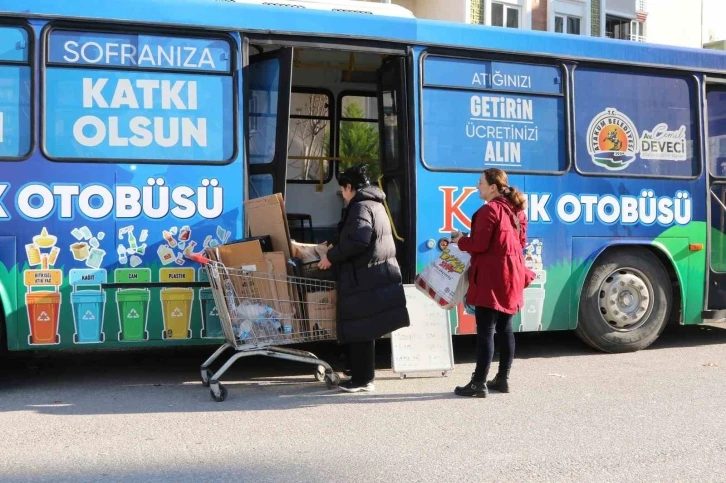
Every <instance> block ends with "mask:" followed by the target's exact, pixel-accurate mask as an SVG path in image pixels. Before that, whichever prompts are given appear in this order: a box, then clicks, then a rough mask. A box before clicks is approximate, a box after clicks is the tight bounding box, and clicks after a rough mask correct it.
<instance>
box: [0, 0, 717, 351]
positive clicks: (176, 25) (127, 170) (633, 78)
mask: <svg viewBox="0 0 726 483" xmlns="http://www.w3.org/2000/svg"><path fill="white" fill-rule="evenodd" d="M257 3H265V2H257ZM274 3H275V5H258V4H250V3H249V2H235V1H211V0H184V1H180V0H173V1H171V0H155V1H153V2H148V1H146V0H144V1H141V0H126V1H124V2H115V1H108V0H97V1H95V2H90V3H88V2H84V3H82V4H81V3H78V2H65V3H64V2H55V1H50V0H26V1H24V2H21V3H18V2H10V1H7V0H0V166H1V167H2V169H0V173H1V174H0V306H1V307H2V310H0V316H1V317H2V318H0V334H2V339H3V340H2V345H3V346H7V348H8V349H10V350H14V351H22V350H56V349H61V350H62V349H67V348H73V347H90V348H99V349H102V348H106V347H138V346H165V345H177V346H178V345H192V344H217V343H219V339H220V338H221V337H222V333H221V331H220V329H219V320H218V315H217V314H216V311H215V310H214V307H213V304H211V303H210V294H209V293H208V292H209V289H208V288H205V285H206V283H205V278H204V277H205V275H204V271H203V270H202V269H201V267H200V266H199V265H197V264H196V263H194V262H192V261H191V260H190V259H189V258H188V256H189V255H191V254H194V253H199V252H201V251H203V250H204V249H206V248H208V247H214V246H217V245H221V244H224V243H226V242H228V241H231V240H237V239H242V238H244V237H245V236H246V235H247V234H248V230H247V225H246V220H245V218H244V209H243V206H244V205H243V204H244V202H245V201H246V200H250V199H253V198H257V197H260V196H266V195H271V194H276V193H280V194H282V195H283V197H284V200H285V203H286V209H287V213H288V221H289V225H290V228H291V231H292V234H293V237H294V238H295V239H296V240H298V241H302V242H311V241H313V240H314V241H323V240H326V239H328V237H329V236H330V235H331V233H332V232H333V231H334V229H335V226H336V224H337V222H338V220H339V217H340V214H341V210H342V208H343V200H342V198H341V197H340V195H339V194H338V190H337V185H336V183H335V181H334V179H335V175H336V173H337V172H338V171H339V170H340V169H341V168H342V167H345V166H348V165H350V164H351V163H356V162H367V163H369V165H370V166H371V170H372V171H373V172H375V173H376V179H377V181H378V182H379V183H380V185H381V186H382V188H383V189H384V191H385V192H386V194H387V207H388V210H389V213H390V216H391V220H392V223H393V226H394V228H395V234H396V239H397V243H398V258H399V261H400V265H401V267H402V268H403V272H404V277H405V282H406V283H409V284H411V283H413V278H414V276H415V274H416V273H417V272H418V271H420V270H421V269H422V268H423V267H424V266H425V265H426V264H428V263H430V262H431V261H433V260H434V259H435V258H436V257H437V256H438V255H439V253H440V250H441V249H442V247H443V246H444V243H443V242H442V240H445V239H446V238H448V236H449V233H450V232H451V231H453V230H457V229H460V230H467V229H469V228H470V223H471V221H470V220H471V219H470V217H471V215H472V214H473V212H474V211H475V210H476V209H477V208H478V207H479V203H480V202H479V201H478V200H477V196H475V195H474V193H475V186H476V183H477V179H478V176H479V175H480V173H481V171H482V170H483V169H485V168H488V167H501V168H503V169H505V170H506V172H507V173H508V174H509V175H510V181H511V183H512V184H513V185H516V186H518V187H519V188H520V189H522V190H523V191H525V192H526V193H527V197H528V217H529V220H530V225H529V231H528V237H529V240H528V243H529V244H528V246H527V248H526V250H525V258H526V261H527V264H528V266H530V267H531V268H532V269H533V270H535V271H536V273H537V275H538V277H537V279H536V280H535V282H534V283H533V284H532V285H531V286H530V287H529V288H528V289H527V291H526V293H525V307H524V308H523V310H522V312H521V314H519V316H518V317H517V319H516V322H515V330H518V331H523V332H524V331H546V330H575V331H576V332H577V334H578V335H579V336H580V337H581V338H582V339H583V340H584V341H585V342H586V343H588V344H590V345H591V346H593V347H595V348H597V349H600V350H603V351H608V352H624V351H634V350H638V349H642V348H645V347H647V346H648V345H649V344H651V343H652V342H653V341H654V340H655V339H656V338H657V337H658V335H659V334H660V333H661V331H662V330H663V329H664V328H665V327H666V326H667V325H668V324H671V323H672V324H699V323H702V322H703V321H704V319H716V318H722V317H724V315H725V313H724V312H723V311H724V310H726V293H725V292H724V287H726V246H725V243H726V237H724V230H725V226H726V144H724V143H723V142H722V140H724V139H726V138H725V137H724V136H726V55H724V54H722V53H718V52H714V51H706V50H689V49H676V48H667V47H659V46H654V45H647V44H640V43H629V42H622V41H611V40H607V39H596V38H584V37H579V36H578V37H575V36H567V35H561V34H550V33H543V32H525V31H519V30H513V29H501V28H487V27H482V26H470V25H462V24H453V23H443V22H434V21H424V20H418V19H415V18H411V16H410V15H406V14H405V12H404V13H402V12H403V11H402V10H396V9H395V8H393V7H392V8H393V9H392V10H387V9H386V8H385V7H383V8H379V7H378V6H377V7H376V8H373V7H370V9H369V10H366V8H368V7H365V6H364V5H363V4H362V3H361V4H360V7H359V8H358V7H357V8H353V7H350V6H341V7H339V8H336V9H330V11H326V10H325V9H320V8H318V9H310V8H307V9H306V8H290V6H286V5H285V4H286V2H284V1H282V2H274ZM292 3H294V2H292ZM350 5H353V3H351V4H350ZM333 10H336V11H333ZM346 10H347V11H346ZM722 111H723V112H722ZM721 131H723V132H721ZM175 284H178V285H175ZM450 322H451V326H452V329H453V333H455V334H471V333H474V332H475V324H474V321H473V318H472V317H471V316H468V315H467V314H466V313H464V311H463V310H453V311H451V313H450Z"/></svg>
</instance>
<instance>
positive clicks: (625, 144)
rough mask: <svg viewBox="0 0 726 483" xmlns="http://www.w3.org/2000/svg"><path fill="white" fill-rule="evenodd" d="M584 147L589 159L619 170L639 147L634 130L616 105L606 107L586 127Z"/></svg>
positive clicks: (606, 167) (625, 165)
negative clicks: (585, 144)
mask: <svg viewBox="0 0 726 483" xmlns="http://www.w3.org/2000/svg"><path fill="white" fill-rule="evenodd" d="M587 151H588V152H589V153H590V156H591V157H592V162H593V163H595V164H596V165H598V166H601V167H603V168H605V169H607V170H610V171H622V170H624V169H625V168H627V167H628V166H630V164H631V163H632V162H633V161H635V155H636V154H638V152H639V151H640V139H639V137H638V130H637V129H635V125H634V124H633V121H631V120H630V118H629V117H628V116H626V115H625V114H623V113H622V112H620V111H618V110H617V109H613V108H607V109H605V110H604V111H603V112H601V113H600V114H598V115H597V116H595V118H594V119H593V120H592V122H591V123H590V127H588V128H587Z"/></svg>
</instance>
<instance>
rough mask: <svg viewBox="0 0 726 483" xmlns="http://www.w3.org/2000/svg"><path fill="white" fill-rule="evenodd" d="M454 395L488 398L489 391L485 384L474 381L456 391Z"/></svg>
mask: <svg viewBox="0 0 726 483" xmlns="http://www.w3.org/2000/svg"><path fill="white" fill-rule="evenodd" d="M454 394H456V395H457V396H469V397H487V394H489V391H488V390H487V385H486V383H485V382H477V381H474V380H473V379H472V380H471V381H470V382H469V384H467V385H466V386H464V387H457V388H456V389H454Z"/></svg>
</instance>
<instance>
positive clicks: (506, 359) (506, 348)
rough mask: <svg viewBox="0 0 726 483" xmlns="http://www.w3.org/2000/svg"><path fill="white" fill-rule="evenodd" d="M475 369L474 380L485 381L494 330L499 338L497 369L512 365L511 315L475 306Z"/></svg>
mask: <svg viewBox="0 0 726 483" xmlns="http://www.w3.org/2000/svg"><path fill="white" fill-rule="evenodd" d="M475 316H476V369H475V370H474V377H473V379H474V381H477V382H482V381H486V378H487V376H488V375H489V367H490V366H491V365H492V359H493V358H494V332H495V330H496V333H497V336H498V338H499V370H500V371H503V370H505V369H509V368H510V367H512V360H514V333H513V332H512V317H513V316H512V315H509V314H505V313H504V312H499V311H497V310H494V309H489V308H486V307H476V314H475Z"/></svg>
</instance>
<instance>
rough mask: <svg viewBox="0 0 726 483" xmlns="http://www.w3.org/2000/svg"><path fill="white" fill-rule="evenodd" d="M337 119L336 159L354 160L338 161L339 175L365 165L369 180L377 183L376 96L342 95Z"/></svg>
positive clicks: (378, 169) (377, 134) (372, 94)
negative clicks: (362, 163)
mask: <svg viewBox="0 0 726 483" xmlns="http://www.w3.org/2000/svg"><path fill="white" fill-rule="evenodd" d="M338 119H339V123H338V156H339V157H341V158H350V159H353V160H354V161H345V160H343V161H340V164H339V171H345V170H346V169H348V168H350V167H351V166H353V165H354V164H357V163H360V162H365V163H366V164H367V165H368V174H369V175H370V177H371V179H372V180H377V179H378V176H380V174H381V165H380V161H379V159H378V155H379V152H378V150H379V145H380V142H379V133H378V102H377V97H376V93H375V92H371V93H364V92H360V93H343V95H341V96H340V113H339V116H338ZM364 160H365V161H364Z"/></svg>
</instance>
